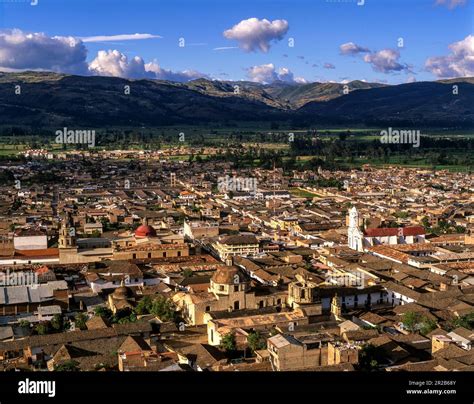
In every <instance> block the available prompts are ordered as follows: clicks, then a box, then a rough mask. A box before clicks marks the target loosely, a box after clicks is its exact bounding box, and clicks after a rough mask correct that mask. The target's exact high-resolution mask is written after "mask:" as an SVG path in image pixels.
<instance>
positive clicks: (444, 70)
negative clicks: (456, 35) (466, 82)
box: [425, 35, 474, 78]
mask: <svg viewBox="0 0 474 404" xmlns="http://www.w3.org/2000/svg"><path fill="white" fill-rule="evenodd" d="M449 49H451V53H450V54H449V55H448V56H436V57H431V58H429V59H427V60H426V62H425V67H426V69H427V70H429V71H430V72H431V73H433V74H434V75H435V76H437V77H439V78H450V77H466V76H474V35H468V36H467V37H466V38H464V39H463V40H461V41H458V42H454V43H452V44H451V45H449Z"/></svg>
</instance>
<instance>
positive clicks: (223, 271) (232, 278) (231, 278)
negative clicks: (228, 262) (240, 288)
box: [211, 267, 247, 285]
mask: <svg viewBox="0 0 474 404" xmlns="http://www.w3.org/2000/svg"><path fill="white" fill-rule="evenodd" d="M211 279H212V281H213V282H214V283H219V284H224V285H233V284H236V283H242V282H245V281H247V278H246V276H245V275H243V274H242V273H241V272H240V270H239V268H237V267H221V268H218V269H217V270H216V272H214V275H212V278H211Z"/></svg>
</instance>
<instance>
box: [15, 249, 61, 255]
mask: <svg viewBox="0 0 474 404" xmlns="http://www.w3.org/2000/svg"><path fill="white" fill-rule="evenodd" d="M57 256H59V250H58V249H57V248H46V249H39V250H15V257H57Z"/></svg>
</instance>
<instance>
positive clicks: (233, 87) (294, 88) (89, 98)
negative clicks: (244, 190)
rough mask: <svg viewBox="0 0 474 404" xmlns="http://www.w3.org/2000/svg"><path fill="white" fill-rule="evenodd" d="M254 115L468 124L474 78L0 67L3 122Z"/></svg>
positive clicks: (115, 123)
mask: <svg viewBox="0 0 474 404" xmlns="http://www.w3.org/2000/svg"><path fill="white" fill-rule="evenodd" d="M128 90H129V91H128ZM253 122H255V123H256V122H278V123H281V124H283V125H286V124H287V125H288V126H290V127H307V126H308V125H311V126H314V125H316V126H317V125H319V124H324V125H328V124H330V125H360V126H363V125H367V126H374V125H379V126H380V125H382V126H387V125H388V126H397V125H398V126H401V125H404V126H413V127H440V128H473V127H474V78H459V79H451V80H441V81H434V82H414V83H408V84H400V85H385V84H380V83H366V82H363V81H352V82H349V83H345V84H341V83H318V82H314V83H309V84H296V83H286V82H274V83H272V84H267V85H265V84H259V83H253V82H246V81H238V82H231V81H215V80H207V79H198V80H193V81H190V82H187V83H177V82H170V81H159V80H127V79H122V78H116V77H100V76H74V75H65V74H57V73H49V72H21V73H0V125H4V126H5V125H6V126H27V127H33V128H58V127H63V126H69V127H73V126H76V127H80V128H95V127H101V128H103V127H124V126H126V127H137V126H140V127H158V126H165V125H207V126H212V125H220V126H224V125H234V124H239V123H253Z"/></svg>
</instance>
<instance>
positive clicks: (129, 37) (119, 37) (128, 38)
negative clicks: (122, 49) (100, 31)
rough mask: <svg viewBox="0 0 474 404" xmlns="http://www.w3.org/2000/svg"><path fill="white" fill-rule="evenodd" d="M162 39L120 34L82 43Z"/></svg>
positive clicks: (154, 36) (89, 38)
mask: <svg viewBox="0 0 474 404" xmlns="http://www.w3.org/2000/svg"><path fill="white" fill-rule="evenodd" d="M153 38H161V36H160V35H153V34H120V35H98V36H87V37H82V38H80V39H81V40H82V42H84V43H87V42H109V41H134V40H141V39H153Z"/></svg>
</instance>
